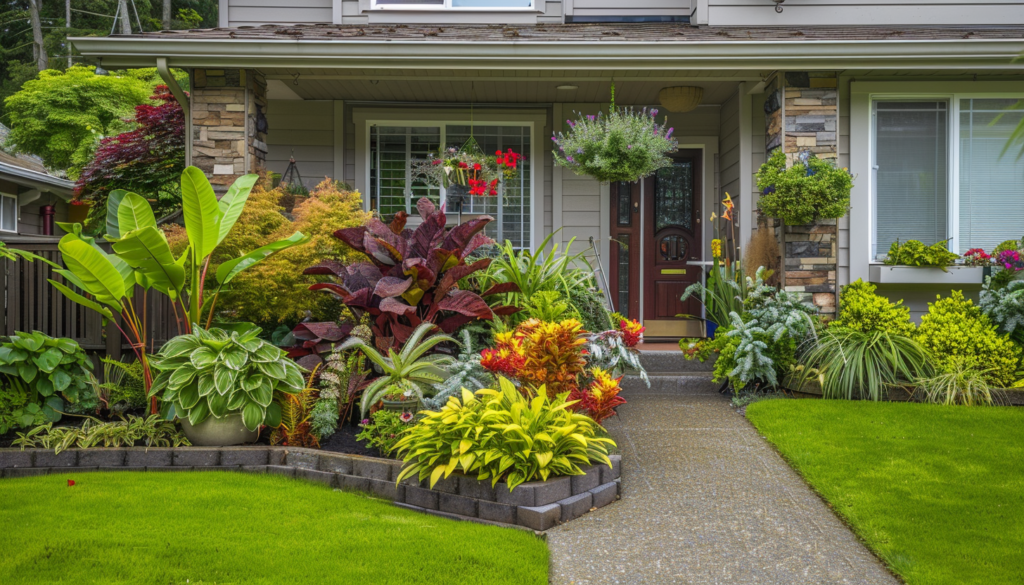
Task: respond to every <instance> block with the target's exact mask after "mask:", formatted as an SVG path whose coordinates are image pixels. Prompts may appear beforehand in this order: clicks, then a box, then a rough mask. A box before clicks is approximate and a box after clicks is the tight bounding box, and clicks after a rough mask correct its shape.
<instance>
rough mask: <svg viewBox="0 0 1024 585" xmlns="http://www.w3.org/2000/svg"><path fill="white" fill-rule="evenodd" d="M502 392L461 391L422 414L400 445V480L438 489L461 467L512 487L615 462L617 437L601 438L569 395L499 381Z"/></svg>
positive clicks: (472, 474) (464, 471)
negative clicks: (531, 391) (611, 452)
mask: <svg viewBox="0 0 1024 585" xmlns="http://www.w3.org/2000/svg"><path fill="white" fill-rule="evenodd" d="M498 382H499V388H500V389H499V390H490V389H484V390H478V391H476V392H475V393H473V392H470V391H469V390H463V391H462V396H461V399H460V398H458V397H455V396H453V397H451V398H449V399H448V403H447V404H445V406H444V407H443V408H442V409H441V410H440V411H437V412H433V411H424V412H421V413H420V415H421V416H422V417H423V418H422V419H421V420H420V421H419V422H418V423H416V424H415V425H413V426H412V428H410V429H409V430H407V431H406V432H405V434H404V436H403V437H402V439H401V440H400V441H399V442H398V444H397V445H395V450H396V451H397V453H398V454H399V456H401V457H402V458H403V459H404V461H405V466H404V467H403V469H402V472H401V474H399V476H398V481H402V480H404V479H405V478H407V477H417V478H419V479H420V480H427V479H429V481H430V486H431V487H433V486H434V484H436V483H437V482H438V481H439V480H440V479H441V478H446V477H449V476H450V475H451V474H453V473H456V472H460V473H463V474H465V475H468V476H470V477H475V478H476V479H478V480H481V481H482V480H487V479H489V480H491V485H492V486H493V485H495V484H497V483H498V482H499V481H502V480H504V481H505V482H506V484H507V485H508V489H509V491H511V490H512V489H513V488H515V487H516V486H517V485H519V484H521V483H524V482H527V481H533V480H538V479H539V480H547V479H548V478H549V477H552V476H565V475H582V474H583V471H582V470H581V469H580V466H582V465H589V464H591V463H604V464H605V465H608V466H611V461H610V460H609V459H608V448H609V447H610V446H614V445H615V442H614V441H612V440H611V439H608V438H605V437H598V436H597V435H596V433H597V431H598V429H599V428H600V427H599V426H598V425H597V423H595V422H594V421H593V420H592V419H591V418H590V417H588V416H586V415H583V414H579V413H576V412H573V411H572V409H571V406H572V403H571V402H567V401H566V399H565V395H564V394H563V395H559V396H556V397H555V398H553V399H549V398H548V397H547V393H546V392H545V391H544V389H543V388H541V391H540V392H538V393H537V395H536V396H532V395H531V396H526V395H524V394H522V393H521V392H520V391H519V390H518V389H516V387H515V386H514V385H513V384H512V383H511V382H509V381H508V380H506V379H505V378H500V379H499V380H498Z"/></svg>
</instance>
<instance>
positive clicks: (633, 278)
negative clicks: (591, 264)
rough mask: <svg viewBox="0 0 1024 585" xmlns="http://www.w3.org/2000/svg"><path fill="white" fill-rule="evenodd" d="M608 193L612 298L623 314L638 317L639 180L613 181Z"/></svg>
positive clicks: (616, 307)
mask: <svg viewBox="0 0 1024 585" xmlns="http://www.w3.org/2000/svg"><path fill="white" fill-rule="evenodd" d="M611 196H612V204H611V211H612V218H611V226H612V231H611V246H610V252H611V259H610V260H609V266H608V276H609V277H610V281H611V282H610V283H609V284H610V285H611V289H612V301H613V303H614V305H615V310H616V311H618V312H619V313H620V314H622V315H623V316H625V317H627V318H629V319H640V230H641V221H640V183H639V182H637V183H612V185H611ZM616 325H618V323H616Z"/></svg>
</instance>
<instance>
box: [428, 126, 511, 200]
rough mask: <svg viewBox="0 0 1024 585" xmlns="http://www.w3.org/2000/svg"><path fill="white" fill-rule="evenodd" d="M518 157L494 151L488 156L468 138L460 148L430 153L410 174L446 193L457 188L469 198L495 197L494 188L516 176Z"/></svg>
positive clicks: (495, 191) (495, 189) (495, 190)
mask: <svg viewBox="0 0 1024 585" xmlns="http://www.w3.org/2000/svg"><path fill="white" fill-rule="evenodd" d="M521 160H523V156H522V155H521V154H518V153H515V152H512V149H511V148H510V149H508V150H507V151H506V152H502V151H500V150H499V151H497V152H495V153H494V155H493V156H488V155H485V154H484V153H483V151H482V150H481V149H480V145H479V144H477V142H476V140H475V139H473V138H470V139H469V140H468V141H467V142H466V144H464V145H462V148H454V147H451V148H448V149H446V150H444V151H442V152H441V153H440V155H435V154H434V153H430V155H428V157H427V159H426V160H425V161H421V162H418V163H416V165H415V167H414V172H415V174H416V175H417V176H419V177H422V178H423V180H425V181H426V182H427V183H430V184H431V185H437V186H439V187H444V188H445V189H448V188H449V187H451V186H452V185H461V186H463V187H466V188H468V189H469V194H470V195H479V196H487V195H490V196H492V197H493V196H496V195H497V194H498V184H499V183H500V182H501V181H503V180H511V179H514V178H515V177H516V175H517V174H518V173H519V162H520V161H521Z"/></svg>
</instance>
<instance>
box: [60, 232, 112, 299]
mask: <svg viewBox="0 0 1024 585" xmlns="http://www.w3.org/2000/svg"><path fill="white" fill-rule="evenodd" d="M57 248H58V249H59V250H60V252H61V254H62V255H63V257H64V263H65V264H66V265H67V267H68V270H70V271H71V272H72V273H73V274H74V275H75V276H76V277H78V278H79V279H80V280H81V282H82V284H83V285H84V287H83V288H84V289H85V292H87V293H89V294H91V295H93V296H94V297H96V299H97V300H98V301H100V302H102V303H104V304H108V305H116V304H118V303H119V302H120V300H121V299H122V298H124V297H125V293H126V290H125V278H124V276H123V275H122V274H121V272H120V271H119V270H118V268H117V267H116V266H115V265H114V262H113V261H112V260H111V258H110V257H109V256H108V255H107V254H104V253H103V252H100V251H99V250H97V249H96V248H93V247H92V246H90V245H89V244H87V243H85V242H84V241H82V240H81V239H79V238H78V237H77V236H74V235H72V234H68V235H66V236H64V237H63V238H61V240H60V243H59V244H57Z"/></svg>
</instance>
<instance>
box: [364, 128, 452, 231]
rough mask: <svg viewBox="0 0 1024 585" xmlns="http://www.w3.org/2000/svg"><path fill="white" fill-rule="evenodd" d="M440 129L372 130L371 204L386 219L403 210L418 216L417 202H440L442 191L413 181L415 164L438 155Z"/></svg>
mask: <svg viewBox="0 0 1024 585" xmlns="http://www.w3.org/2000/svg"><path fill="white" fill-rule="evenodd" d="M440 142H441V129H440V128H437V127H433V128H430V127H406V126H374V127H372V128H371V129H370V201H371V202H373V207H374V209H377V210H378V212H379V213H380V214H381V216H382V217H384V218H385V219H388V218H390V216H392V215H394V214H395V213H397V212H399V211H405V212H406V213H408V214H410V215H415V210H416V201H418V200H419V199H420V198H421V197H427V198H428V199H430V200H432V201H433V202H434V203H435V204H438V203H440V194H441V190H440V189H439V188H438V187H436V186H433V185H428V184H427V183H426V182H424V181H422V180H413V179H412V165H413V163H414V162H416V161H418V160H425V159H426V157H427V155H428V154H429V153H431V152H437V150H438V146H439V145H440Z"/></svg>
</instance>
